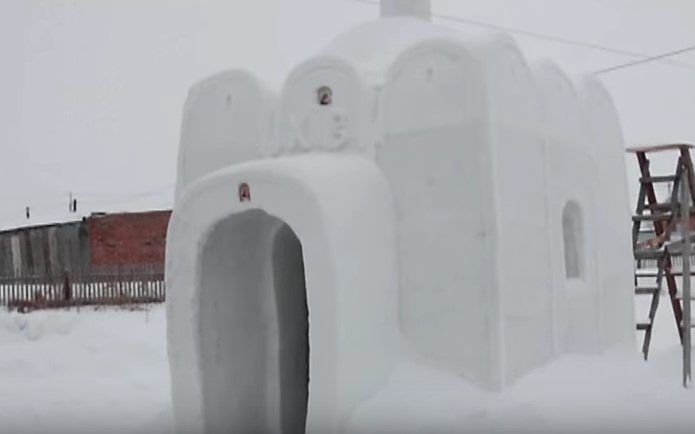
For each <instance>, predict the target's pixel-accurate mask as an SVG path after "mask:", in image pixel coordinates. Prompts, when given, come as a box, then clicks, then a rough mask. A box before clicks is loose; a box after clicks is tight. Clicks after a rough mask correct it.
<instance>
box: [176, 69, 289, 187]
mask: <svg viewBox="0 0 695 434" xmlns="http://www.w3.org/2000/svg"><path fill="white" fill-rule="evenodd" d="M276 100H277V96H276V95H275V93H274V92H273V91H271V90H270V89H269V88H268V87H267V86H265V85H264V84H263V83H261V81H260V80H259V79H258V78H256V77H255V76H254V75H253V74H252V73H250V72H248V71H245V70H241V69H233V70H228V71H223V72H220V73H217V74H214V75H212V76H210V77H207V78H205V79H203V80H200V81H199V82H197V83H196V84H195V85H193V86H192V87H191V89H190V90H189V91H188V96H187V98H186V102H185V103H184V108H183V119H182V121H181V143H180V147H179V155H178V170H177V172H178V175H177V178H178V179H177V185H176V196H177V197H178V196H180V195H181V194H183V191H184V190H185V189H186V187H188V186H189V185H191V184H193V183H194V182H195V181H196V180H198V179H200V178H201V177H203V176H204V175H206V174H208V173H211V172H213V171H215V170H217V169H220V168H222V167H225V166H227V165H230V164H238V163H241V162H244V161H249V160H255V159H259V158H262V157H263V156H264V154H265V153H267V152H268V150H266V149H264V146H265V144H266V143H270V142H272V140H271V139H272V137H271V136H272V131H273V128H272V123H271V119H272V114H273V111H274V109H275V105H276Z"/></svg>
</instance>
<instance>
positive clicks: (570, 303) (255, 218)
mask: <svg viewBox="0 0 695 434" xmlns="http://www.w3.org/2000/svg"><path fill="white" fill-rule="evenodd" d="M220 77H222V78H220ZM220 77H218V78H213V79H211V80H206V81H204V82H203V84H201V85H198V86H196V87H194V89H193V90H192V91H191V96H189V101H188V102H187V105H186V109H185V112H184V124H183V128H182V140H181V150H180V161H179V163H180V164H179V182H178V185H179V190H178V193H177V201H176V205H175V209H174V212H173V215H172V220H171V224H170V228H169V235H168V245H167V285H168V288H169V298H168V315H169V319H168V321H169V323H168V327H169V347H170V364H171V369H172V382H173V397H174V406H175V414H176V418H177V421H178V423H179V425H180V428H181V431H182V432H216V431H220V430H224V429H237V430H241V431H249V430H251V431H264V432H265V431H268V432H279V431H282V432H302V431H303V430H306V431H309V432H341V431H344V430H345V429H346V428H345V427H346V426H349V423H348V422H347V421H349V419H350V417H351V415H353V414H354V413H355V411H356V410H357V409H358V408H359V407H360V405H362V404H364V403H365V402H366V400H367V399H368V397H369V396H372V395H373V394H375V393H376V392H378V390H380V388H381V387H382V386H383V385H384V383H385V382H386V381H387V378H388V376H389V373H390V372H391V369H392V366H394V363H396V362H402V361H404V360H411V359H412V358H417V360H418V363H424V364H427V365H428V368H429V369H431V370H434V371H437V370H439V371H442V372H446V373H449V374H451V373H453V374H456V375H459V376H461V377H464V378H466V379H468V380H469V381H471V382H472V383H475V384H476V385H478V386H479V387H481V388H484V389H490V390H501V389H503V388H504V387H505V386H506V385H507V384H509V383H511V382H513V381H515V380H516V379H518V378H520V377H522V376H524V375H525V374H526V373H528V372H529V371H531V370H532V369H534V368H537V367H539V366H542V365H543V364H545V363H547V362H548V361H549V360H551V359H553V358H554V357H557V356H559V355H562V354H565V353H568V352H582V353H596V352H600V351H603V350H606V349H608V348H610V347H612V346H615V345H620V344H627V343H629V342H631V339H632V336H633V333H634V323H633V316H634V314H633V304H632V298H631V291H632V282H631V275H632V272H631V267H632V252H631V246H630V238H629V229H628V225H627V224H626V223H625V222H628V221H629V217H628V216H629V211H628V209H627V187H626V183H625V177H626V175H625V166H624V164H623V159H622V137H621V131H620V124H619V121H618V117H617V114H616V113H615V109H614V107H613V105H612V103H611V100H610V96H609V95H608V94H607V93H606V92H605V90H604V89H603V88H602V87H601V85H600V84H599V83H597V82H595V81H592V80H584V81H583V82H581V83H580V84H579V85H575V84H574V83H573V82H572V81H571V80H570V79H569V78H568V77H566V76H565V75H564V74H563V73H562V71H560V70H559V69H558V68H557V67H555V66H553V65H552V64H548V63H544V64H538V65H534V66H533V67H529V66H528V65H527V63H526V61H525V59H524V57H523V55H522V54H521V52H520V50H519V49H518V47H517V46H516V44H515V43H514V41H513V40H512V39H511V38H508V37H504V36H499V37H494V38H488V39H484V40H476V41H469V40H463V39H461V38H460V37H459V36H458V35H457V34H456V33H455V32H453V31H451V30H448V29H444V28H439V27H437V26H434V25H432V24H430V23H427V22H425V21H423V20H418V19H414V18H408V17H391V18H388V19H382V20H378V21H375V22H372V23H366V24H364V25H361V26H358V27H357V28H355V29H353V30H352V31H350V32H347V33H346V34H343V35H341V36H339V37H338V38H336V40H335V41H333V43H331V44H330V45H328V46H327V47H326V48H325V49H324V50H323V51H322V52H320V53H318V54H317V55H316V56H314V57H312V58H309V59H307V60H306V61H304V62H302V63H301V64H300V65H298V66H297V67H296V68H295V69H294V70H293V71H292V72H291V73H290V74H289V76H288V78H287V80H286V82H285V84H284V86H283V88H282V90H281V91H279V92H277V93H278V94H279V95H280V97H279V99H278V100H277V101H275V100H274V99H273V98H272V95H273V94H274V92H272V91H269V90H266V89H264V88H263V87H262V86H261V85H260V84H259V83H258V81H257V80H256V79H254V78H253V77H252V76H251V75H250V74H249V73H244V72H227V73H224V74H223V75H222V76H220ZM205 83H212V84H207V85H206V84H205ZM268 95H270V96H268ZM346 424H347V425H346Z"/></svg>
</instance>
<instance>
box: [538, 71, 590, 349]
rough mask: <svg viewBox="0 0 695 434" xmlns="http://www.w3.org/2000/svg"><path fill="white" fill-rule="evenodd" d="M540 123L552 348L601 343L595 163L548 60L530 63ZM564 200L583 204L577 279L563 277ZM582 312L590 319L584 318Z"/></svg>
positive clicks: (570, 96)
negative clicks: (580, 275) (581, 260)
mask: <svg viewBox="0 0 695 434" xmlns="http://www.w3.org/2000/svg"><path fill="white" fill-rule="evenodd" d="M533 75H534V79H535V83H536V86H537V89H538V95H539V97H540V102H541V109H542V110H541V111H542V114H543V125H544V129H545V144H546V146H545V151H546V152H545V154H546V164H547V170H548V172H547V173H548V179H549V180H553V183H551V184H548V196H547V197H548V226H549V227H550V234H551V261H552V263H553V266H552V269H553V276H552V277H553V299H554V300H553V304H554V306H555V307H554V311H555V314H554V323H555V330H556V331H555V347H556V353H564V352H596V351H599V350H600V349H601V341H602V338H601V333H602V332H601V328H602V326H603V325H604V323H603V321H601V320H596V319H599V318H600V311H601V308H600V304H601V291H600V289H599V277H600V276H599V270H598V264H597V257H598V247H597V246H598V241H599V240H598V239H597V236H596V234H597V231H596V228H597V227H598V219H599V213H598V208H597V204H598V199H597V198H598V196H599V195H598V192H599V191H600V190H598V188H597V187H598V186H597V185H596V183H595V179H594V178H593V177H588V176H586V174H587V173H596V170H597V166H596V160H595V158H594V153H593V152H592V149H591V145H590V144H588V139H589V137H590V136H589V133H588V131H587V128H586V126H585V125H586V122H585V121H584V113H583V110H582V107H581V105H580V101H579V97H578V95H577V91H576V89H575V87H574V84H573V82H572V81H571V80H570V79H569V78H568V77H567V75H565V74H564V73H563V72H562V71H561V70H560V69H559V68H558V67H557V66H556V65H555V64H554V63H552V62H539V63H537V64H536V65H534V68H533ZM569 201H574V202H576V203H577V204H578V205H579V207H580V208H581V210H582V216H583V226H584V234H585V235H584V242H585V244H584V259H585V262H584V264H583V265H584V269H583V278H582V279H567V278H566V275H565V267H564V263H563V262H564V259H563V258H564V248H563V227H562V222H563V211H564V207H565V204H566V203H567V202H569ZM586 318H592V319H594V320H592V321H590V322H587V321H586Z"/></svg>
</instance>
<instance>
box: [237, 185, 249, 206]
mask: <svg viewBox="0 0 695 434" xmlns="http://www.w3.org/2000/svg"><path fill="white" fill-rule="evenodd" d="M250 200H251V188H250V187H249V185H248V184H247V183H245V182H242V183H241V184H239V202H247V201H250Z"/></svg>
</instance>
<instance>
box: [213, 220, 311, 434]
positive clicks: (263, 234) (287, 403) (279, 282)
mask: <svg viewBox="0 0 695 434" xmlns="http://www.w3.org/2000/svg"><path fill="white" fill-rule="evenodd" d="M201 261H202V262H201V275H200V288H201V290H200V309H201V310H200V316H199V318H200V319H199V321H200V329H199V330H201V336H200V351H201V354H202V358H201V364H202V366H201V368H202V372H203V378H202V389H203V397H204V398H203V399H204V409H205V420H206V425H207V426H206V431H208V432H229V431H230V430H232V431H237V432H282V433H303V432H304V430H305V424H306V415H307V402H308V382H309V337H308V331H309V322H308V309H307V297H306V283H305V273H304V259H303V253H302V245H301V242H300V241H299V239H298V238H297V236H296V235H295V233H294V231H293V230H292V229H291V228H290V227H289V225H287V224H286V223H285V222H283V221H282V220H280V219H278V218H276V217H274V216H271V215H269V214H267V213H266V212H264V211H261V210H249V211H244V212H240V213H237V214H233V215H231V216H229V217H227V218H226V219H224V220H223V221H221V222H219V223H218V224H216V225H215V226H214V227H213V229H212V230H211V231H210V233H209V235H208V237H207V239H206V241H205V243H204V244H203V250H202V254H201Z"/></svg>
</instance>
